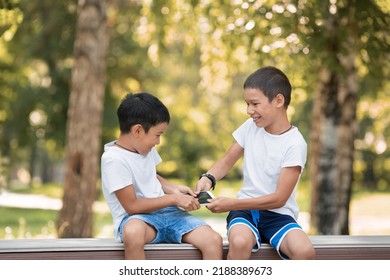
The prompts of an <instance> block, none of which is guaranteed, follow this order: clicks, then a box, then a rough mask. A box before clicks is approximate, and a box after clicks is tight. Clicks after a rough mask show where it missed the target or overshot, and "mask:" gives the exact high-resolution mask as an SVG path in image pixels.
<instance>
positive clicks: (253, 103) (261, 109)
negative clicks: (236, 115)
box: [244, 88, 277, 128]
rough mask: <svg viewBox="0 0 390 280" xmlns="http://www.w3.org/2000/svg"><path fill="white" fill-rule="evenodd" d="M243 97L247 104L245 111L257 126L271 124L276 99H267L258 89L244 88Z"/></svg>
mask: <svg viewBox="0 0 390 280" xmlns="http://www.w3.org/2000/svg"><path fill="white" fill-rule="evenodd" d="M244 99H245V102H246V104H247V113H248V115H249V116H250V117H251V118H252V119H253V121H254V123H255V124H256V126H258V127H264V128H265V127H267V126H269V125H271V124H272V123H273V121H274V118H275V116H276V111H277V110H276V109H277V108H276V105H277V104H276V101H275V99H274V100H272V102H269V101H268V97H266V96H265V95H264V93H263V92H262V91H261V90H260V89H254V88H246V89H244Z"/></svg>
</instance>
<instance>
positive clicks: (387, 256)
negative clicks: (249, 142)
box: [0, 235, 390, 260]
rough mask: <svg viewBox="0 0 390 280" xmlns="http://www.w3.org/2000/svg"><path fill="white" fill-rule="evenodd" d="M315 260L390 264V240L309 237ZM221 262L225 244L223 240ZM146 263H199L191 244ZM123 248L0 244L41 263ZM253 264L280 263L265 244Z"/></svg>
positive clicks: (115, 253)
mask: <svg viewBox="0 0 390 280" xmlns="http://www.w3.org/2000/svg"><path fill="white" fill-rule="evenodd" d="M310 239H311V241H312V243H313V245H314V247H315V249H316V252H317V259H323V260H326V259H328V260H332V259H333V260H334V259H336V260H369V259H377V260H390V236H347V235H345V236H340V235H334V236H333V235H328V236H310ZM223 246H224V248H223V249H224V258H226V255H227V251H228V242H227V240H226V239H225V240H224V245H223ZM145 254H146V258H147V259H151V260H160V259H169V260H189V259H201V253H200V252H199V250H197V249H196V248H195V247H193V246H192V245H190V244H148V245H145ZM123 258H124V251H123V244H121V243H118V242H116V241H115V240H114V239H111V238H68V239H14V240H0V259H3V260H6V259H7V260H16V259H25V260H29V259H42V260H109V259H110V260H122V259H123ZM252 259H254V260H264V259H268V260H274V259H280V258H279V256H278V254H277V253H276V251H275V250H274V249H273V248H271V246H270V245H268V244H262V247H261V249H260V250H259V251H258V252H256V253H252Z"/></svg>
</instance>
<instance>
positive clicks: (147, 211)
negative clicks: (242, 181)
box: [101, 93, 222, 259]
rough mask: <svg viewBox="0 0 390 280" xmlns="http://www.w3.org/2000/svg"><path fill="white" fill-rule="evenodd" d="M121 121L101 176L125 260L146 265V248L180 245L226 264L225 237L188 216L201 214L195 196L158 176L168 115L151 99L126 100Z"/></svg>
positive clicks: (129, 97) (132, 97)
mask: <svg viewBox="0 0 390 280" xmlns="http://www.w3.org/2000/svg"><path fill="white" fill-rule="evenodd" d="M117 115H118V119H119V126H120V131H121V133H120V136H119V138H118V139H117V140H116V141H112V142H110V143H107V144H106V145H105V146H104V153H103V155H102V159H101V173H102V186H103V194H104V197H105V199H106V201H107V204H108V206H109V208H110V211H111V214H112V217H113V223H114V232H115V237H116V239H117V240H118V241H120V242H123V243H124V248H125V259H145V252H144V245H145V244H147V243H182V242H185V243H190V244H193V245H194V246H195V247H197V248H198V249H199V250H200V251H201V253H202V256H203V259H222V238H221V236H220V235H219V234H218V233H217V232H215V231H214V230H213V229H212V228H211V227H210V226H208V225H207V224H206V223H205V222H204V221H202V220H200V219H199V218H197V217H194V216H192V215H190V214H189V213H188V212H187V211H191V210H197V209H199V207H200V205H199V202H198V200H197V199H196V194H195V193H194V192H193V191H192V190H191V189H190V188H189V187H187V186H182V185H176V184H172V183H170V182H168V181H167V180H165V179H164V178H163V177H161V176H159V175H158V174H157V172H156V165H157V164H159V163H160V162H161V158H160V156H159V154H158V152H157V151H156V149H155V146H156V145H158V144H159V143H160V137H161V135H162V134H163V133H164V131H165V129H166V128H167V126H168V124H169V121H170V115H169V112H168V109H167V108H166V107H165V105H164V104H163V103H162V102H161V101H160V100H159V99H157V98H156V97H155V96H153V95H151V94H148V93H137V94H128V95H127V96H126V97H125V98H124V99H123V100H122V102H121V104H120V105H119V108H118V110H117ZM179 207H180V208H182V209H184V210H182V209H180V208H179Z"/></svg>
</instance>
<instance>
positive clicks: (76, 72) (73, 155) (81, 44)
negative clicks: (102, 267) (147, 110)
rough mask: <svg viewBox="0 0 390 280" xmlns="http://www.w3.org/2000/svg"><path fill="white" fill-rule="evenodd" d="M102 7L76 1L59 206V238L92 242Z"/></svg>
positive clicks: (91, 0) (104, 30)
mask: <svg viewBox="0 0 390 280" xmlns="http://www.w3.org/2000/svg"><path fill="white" fill-rule="evenodd" d="M108 2H109V1H106V0H86V1H79V5H78V12H77V14H78V16H77V27H76V40H75V44H74V66H73V71H72V84H71V94H70V100H69V110H68V121H67V144H66V148H67V153H66V169H65V180H64V196H63V199H62V202H63V206H62V209H61V211H60V213H59V217H58V220H57V231H58V236H59V237H92V236H93V232H92V229H93V223H92V217H93V214H92V213H93V209H92V206H93V202H94V201H95V197H96V185H97V177H98V171H99V154H100V144H101V120H102V112H103V102H104V82H105V71H106V54H107V48H108V43H109V33H108V22H107V21H108V19H107V14H108V8H109V7H108Z"/></svg>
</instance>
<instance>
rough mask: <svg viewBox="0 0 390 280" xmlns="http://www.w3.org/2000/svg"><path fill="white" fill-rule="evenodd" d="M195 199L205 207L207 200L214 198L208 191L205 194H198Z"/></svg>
mask: <svg viewBox="0 0 390 280" xmlns="http://www.w3.org/2000/svg"><path fill="white" fill-rule="evenodd" d="M197 198H198V201H199V203H200V205H207V204H209V202H208V201H207V200H208V199H210V198H215V196H214V195H213V194H212V193H211V192H210V191H206V192H200V193H199V194H198V196H197Z"/></svg>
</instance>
